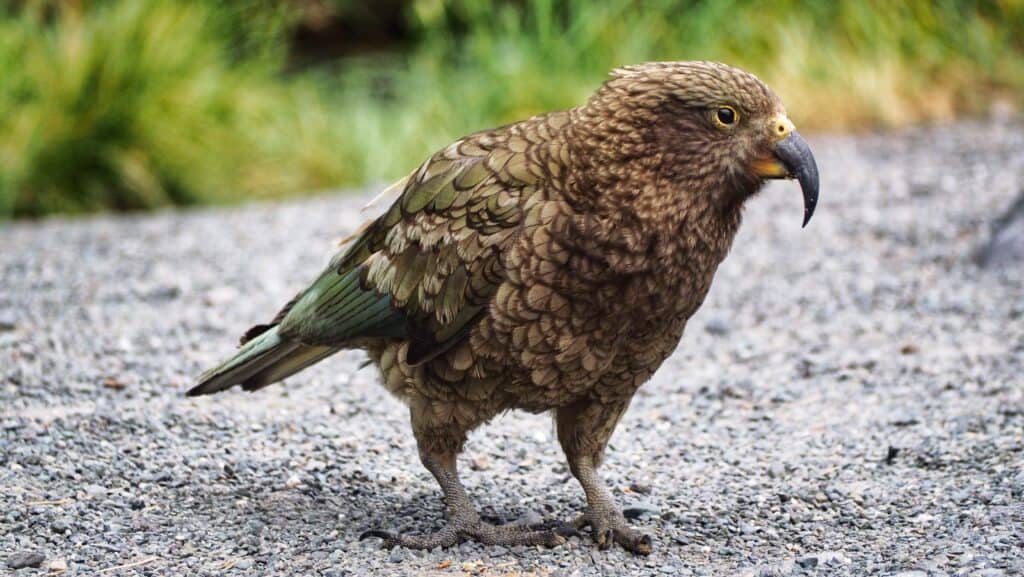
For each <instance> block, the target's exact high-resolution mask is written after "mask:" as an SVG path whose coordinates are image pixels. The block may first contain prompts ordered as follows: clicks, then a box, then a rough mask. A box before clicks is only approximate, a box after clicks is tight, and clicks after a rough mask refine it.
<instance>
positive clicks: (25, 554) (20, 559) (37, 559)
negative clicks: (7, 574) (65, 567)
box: [7, 551, 46, 569]
mask: <svg viewBox="0 0 1024 577" xmlns="http://www.w3.org/2000/svg"><path fill="white" fill-rule="evenodd" d="M43 561H46V555H43V554H42V553H39V552H37V551H19V552H17V553H15V554H13V555H11V556H10V557H8V558H7V566H8V567H10V568H11V569H22V568H24V567H39V566H40V565H42V564H43Z"/></svg>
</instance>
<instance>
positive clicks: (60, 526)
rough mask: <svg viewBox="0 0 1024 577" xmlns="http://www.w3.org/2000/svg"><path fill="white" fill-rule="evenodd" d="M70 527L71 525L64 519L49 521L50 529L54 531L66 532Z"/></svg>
mask: <svg viewBox="0 0 1024 577" xmlns="http://www.w3.org/2000/svg"><path fill="white" fill-rule="evenodd" d="M70 529H71V526H70V525H68V522H67V521H66V520H64V519H56V520H55V521H54V522H53V523H50V530H52V531H53V532H54V533H67V532H68V530H70Z"/></svg>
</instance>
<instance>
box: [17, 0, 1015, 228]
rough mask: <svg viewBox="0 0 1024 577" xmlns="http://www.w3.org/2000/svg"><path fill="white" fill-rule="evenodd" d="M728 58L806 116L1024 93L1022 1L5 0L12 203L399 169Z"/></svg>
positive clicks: (344, 177)
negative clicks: (615, 83) (510, 125)
mask: <svg viewBox="0 0 1024 577" xmlns="http://www.w3.org/2000/svg"><path fill="white" fill-rule="evenodd" d="M698 58H699V59H714V60H723V61H726V62H729V63H732V64H735V65H738V66H741V67H744V68H746V69H748V70H750V71H752V72H755V73H756V74H758V75H759V76H761V77H762V78H763V79H764V80H766V81H767V82H768V83H769V84H771V85H772V86H773V87H775V88H776V90H777V91H778V92H779V93H780V94H781V95H782V97H783V98H784V100H785V101H786V102H787V106H788V108H789V109H790V110H791V112H792V115H793V117H794V119H795V120H796V122H797V124H798V125H800V126H801V127H802V128H804V129H805V130H807V129H819V130H851V129H852V130H864V129H870V128H874V127H880V126H894V125H901V124H906V123H912V122H920V121H936V120H947V119H951V118H954V117H957V116H959V115H979V114H987V113H988V112H989V111H990V110H992V109H993V108H994V107H996V108H1000V109H1003V110H1020V108H1021V105H1022V104H1024V2H1021V1H1019V0H988V1H981V0H979V1H953V0H946V1H937V2H929V1H923V0H907V1H904V2H887V1H884V0H873V1H872V0H865V1H853V0H845V1H844V0H839V1H835V2H828V1H822V2H796V1H790V0H777V1H774V2H757V1H751V0H731V1H728V0H727V1H715V2H711V1H707V2H701V1H696V0H603V1H598V0H594V1H582V0H378V1H376V2H367V1H362V0H288V1H272V0H7V1H6V2H5V3H4V4H3V5H2V7H0V218H4V217H12V216H13V217H22V216H37V215H43V214H48V213H53V212H64V213H68V212H72V213H73V212H86V211H96V210H133V209H145V208H152V207H158V206H164V205H189V204H199V203H225V202H233V201H238V200H241V199H253V198H271V197H281V196H286V195H292V194H301V193H307V192H309V191H316V190H322V189H326V188H332V187H341V186H357V185H360V184H363V183H367V182H381V181H386V180H388V179H394V178H397V177H400V176H401V175H402V174H403V173H405V172H407V171H409V170H411V169H413V168H415V166H416V165H417V164H418V163H419V162H420V161H421V160H422V159H423V158H424V157H425V156H426V155H427V154H429V153H430V152H431V151H432V150H434V149H436V148H438V147H440V146H442V145H444V144H446V143H448V142H449V141H450V140H452V139H453V138H455V137H457V136H459V135H461V134H464V133H467V132H470V131H473V130H477V129H481V128H486V127H490V126H493V125H496V124H500V123H504V122H508V121H512V120H516V119H519V118H522V117H526V116H529V115H531V114H535V113H539V112H543V111H546V110H551V109H558V108H566V107H570V106H573V105H576V104H579V103H581V102H583V101H584V100H585V99H586V97H587V96H588V95H589V94H590V92H591V91H592V90H593V89H594V88H595V87H596V86H597V85H598V84H599V83H600V82H601V81H602V80H603V79H604V78H605V77H606V74H607V72H608V70H609V69H610V68H612V67H614V66H618V65H621V64H627V63H635V62H640V61H644V60H656V59H660V60H679V59H698Z"/></svg>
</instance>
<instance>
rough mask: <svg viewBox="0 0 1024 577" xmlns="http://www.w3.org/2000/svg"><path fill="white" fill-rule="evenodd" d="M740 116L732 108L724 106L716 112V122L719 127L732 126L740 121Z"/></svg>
mask: <svg viewBox="0 0 1024 577" xmlns="http://www.w3.org/2000/svg"><path fill="white" fill-rule="evenodd" d="M739 116H740V115H739V114H738V113H737V112H736V109H735V108H733V107H731V106H723V107H721V108H719V109H718V110H716V111H715V121H716V122H718V124H719V126H732V125H733V124H735V123H736V121H737V120H739Z"/></svg>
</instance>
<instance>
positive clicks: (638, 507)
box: [622, 501, 661, 519]
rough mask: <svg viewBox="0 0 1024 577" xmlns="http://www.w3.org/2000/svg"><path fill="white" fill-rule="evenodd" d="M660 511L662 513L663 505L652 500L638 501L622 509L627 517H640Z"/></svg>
mask: <svg viewBox="0 0 1024 577" xmlns="http://www.w3.org/2000/svg"><path fill="white" fill-rule="evenodd" d="M659 513H661V507H658V506H657V505H655V504H654V503H651V502H650V501H637V502H636V503H633V504H632V505H630V506H629V507H626V508H625V509H623V510H622V514H623V515H624V516H625V517H626V518H627V519H639V518H641V517H647V516H654V515H658V514H659Z"/></svg>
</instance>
